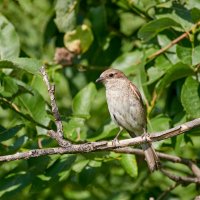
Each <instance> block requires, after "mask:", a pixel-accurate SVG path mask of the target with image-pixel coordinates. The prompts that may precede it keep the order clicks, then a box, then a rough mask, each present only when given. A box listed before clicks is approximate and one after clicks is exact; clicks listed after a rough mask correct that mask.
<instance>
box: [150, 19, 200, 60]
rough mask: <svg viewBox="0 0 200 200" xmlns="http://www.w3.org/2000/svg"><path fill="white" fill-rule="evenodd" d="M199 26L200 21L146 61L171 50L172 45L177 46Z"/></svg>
mask: <svg viewBox="0 0 200 200" xmlns="http://www.w3.org/2000/svg"><path fill="white" fill-rule="evenodd" d="M198 26H200V21H199V22H197V23H196V24H195V25H194V26H192V27H191V29H190V30H189V31H187V32H185V33H183V34H182V35H180V36H179V37H177V38H176V39H175V40H173V41H171V42H170V43H169V44H168V45H167V46H165V47H163V48H162V49H159V50H158V51H157V52H155V53H153V54H151V55H150V56H148V57H147V60H151V59H153V58H155V57H156V56H158V55H160V54H162V53H164V52H165V51H167V50H168V49H169V48H171V47H172V46H173V45H175V44H177V43H178V42H180V41H181V40H182V39H184V38H186V37H187V36H188V35H189V33H190V32H192V31H194V29H195V28H196V27H198Z"/></svg>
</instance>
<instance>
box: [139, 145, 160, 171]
mask: <svg viewBox="0 0 200 200" xmlns="http://www.w3.org/2000/svg"><path fill="white" fill-rule="evenodd" d="M141 146H142V149H143V151H144V155H145V159H146V161H147V164H148V167H149V169H150V171H151V172H153V171H155V170H157V169H159V167H160V160H159V158H158V156H157V154H156V152H155V150H154V148H153V147H152V145H151V143H146V144H142V145H141Z"/></svg>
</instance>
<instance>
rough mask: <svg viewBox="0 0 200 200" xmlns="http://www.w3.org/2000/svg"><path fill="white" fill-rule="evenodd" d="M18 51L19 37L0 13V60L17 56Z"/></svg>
mask: <svg viewBox="0 0 200 200" xmlns="http://www.w3.org/2000/svg"><path fill="white" fill-rule="evenodd" d="M19 51H20V43H19V37H18V35H17V33H16V31H15V28H14V26H13V25H12V24H11V23H10V22H9V21H8V20H7V19H6V18H5V17H4V16H3V15H0V60H3V59H4V60H5V59H11V58H15V57H18V56H19Z"/></svg>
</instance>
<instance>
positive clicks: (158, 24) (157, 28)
mask: <svg viewBox="0 0 200 200" xmlns="http://www.w3.org/2000/svg"><path fill="white" fill-rule="evenodd" d="M173 26H177V27H180V24H178V23H177V22H175V21H174V20H172V19H170V18H160V19H155V20H153V21H151V22H149V23H147V24H145V25H144V26H143V27H142V28H141V29H140V30H139V32H138V37H139V38H141V39H143V40H144V41H148V40H150V39H152V38H153V37H155V36H156V35H157V34H158V33H159V32H161V31H163V30H165V29H167V28H170V27H173Z"/></svg>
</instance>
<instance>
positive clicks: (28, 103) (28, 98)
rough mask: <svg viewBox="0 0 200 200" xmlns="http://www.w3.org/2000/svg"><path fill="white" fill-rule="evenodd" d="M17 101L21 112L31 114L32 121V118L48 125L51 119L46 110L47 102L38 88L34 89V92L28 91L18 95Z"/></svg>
mask: <svg viewBox="0 0 200 200" xmlns="http://www.w3.org/2000/svg"><path fill="white" fill-rule="evenodd" d="M16 101H17V104H18V105H19V106H20V107H21V112H22V113H23V114H26V115H28V116H30V121H31V118H32V119H33V120H34V121H36V122H38V123H39V124H42V125H44V126H47V125H48V123H49V121H50V119H49V117H48V115H47V112H46V103H45V101H44V99H43V98H42V96H41V95H40V94H39V93H38V92H37V90H33V91H32V94H27V93H26V94H22V95H20V96H18V97H17V98H16Z"/></svg>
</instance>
